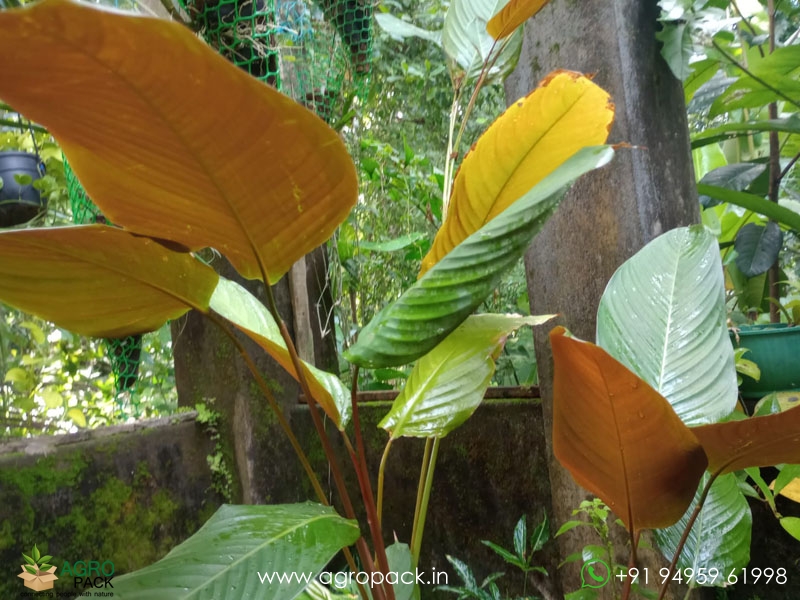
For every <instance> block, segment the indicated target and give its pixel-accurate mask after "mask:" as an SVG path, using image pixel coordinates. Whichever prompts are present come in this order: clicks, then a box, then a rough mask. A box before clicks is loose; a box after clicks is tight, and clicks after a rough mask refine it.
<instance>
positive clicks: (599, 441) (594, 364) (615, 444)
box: [550, 327, 706, 531]
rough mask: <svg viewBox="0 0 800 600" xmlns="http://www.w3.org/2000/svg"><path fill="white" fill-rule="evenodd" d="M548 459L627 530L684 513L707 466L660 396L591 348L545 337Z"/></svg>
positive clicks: (558, 331)
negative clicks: (549, 370)
mask: <svg viewBox="0 0 800 600" xmlns="http://www.w3.org/2000/svg"><path fill="white" fill-rule="evenodd" d="M550 343H551V345H552V347H553V360H554V369H555V374H554V381H553V453H554V454H555V456H556V458H558V460H559V462H560V463H561V464H562V465H564V466H565V467H566V468H567V469H569V471H570V473H572V476H573V478H574V479H575V481H577V482H578V484H580V485H581V486H583V487H584V488H586V489H587V490H589V491H590V492H592V493H593V494H596V495H597V496H599V497H600V498H601V499H602V500H603V501H604V502H605V503H606V504H607V505H608V506H609V508H611V509H612V510H613V511H614V512H615V513H616V514H617V515H619V517H620V518H621V519H622V521H623V523H624V524H625V526H626V527H627V528H628V530H629V531H638V530H641V529H647V528H654V527H666V526H668V525H672V524H673V523H675V522H676V521H677V520H678V519H680V517H681V516H682V515H683V514H684V513H685V512H686V508H687V507H688V506H689V503H690V502H691V501H692V498H693V497H694V494H695V490H696V489H697V483H698V482H699V481H700V477H701V476H702V474H703V471H704V470H705V467H706V457H705V454H704V453H703V448H702V447H701V446H700V444H699V443H698V441H697V438H696V437H695V436H694V434H693V433H692V431H691V430H690V429H689V428H688V427H686V425H684V424H683V422H682V421H681V420H680V418H679V417H678V415H677V414H675V411H674V410H673V409H672V407H671V406H670V404H669V402H667V401H666V400H665V399H664V397H663V396H661V395H660V394H659V393H658V392H657V391H656V390H654V389H653V388H652V387H650V386H649V385H648V384H647V382H645V381H643V380H642V379H640V378H639V377H637V376H636V375H635V374H634V373H632V372H631V371H629V370H628V369H627V368H625V366H624V365H622V364H621V363H619V362H618V361H617V360H615V359H614V358H613V357H612V356H611V355H609V354H608V353H607V352H606V351H605V350H603V349H602V348H600V347H599V346H595V345H594V344H590V343H588V342H583V341H580V340H577V339H574V338H570V337H568V336H567V335H566V330H565V329H564V328H563V327H556V328H555V329H553V331H551V332H550Z"/></svg>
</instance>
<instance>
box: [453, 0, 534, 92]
mask: <svg viewBox="0 0 800 600" xmlns="http://www.w3.org/2000/svg"><path fill="white" fill-rule="evenodd" d="M506 1H507V0H452V1H451V2H450V7H449V8H448V9H447V14H446V15H445V18H444V27H443V29H442V47H443V48H444V51H445V53H446V54H447V56H448V57H449V58H450V59H451V61H452V62H451V64H450V67H451V74H452V75H453V78H454V79H458V78H460V77H462V76H465V77H466V79H467V80H474V79H476V78H477V77H478V76H479V75H480V73H481V70H482V69H483V66H484V63H485V62H486V61H487V60H489V59H490V57H494V56H497V52H498V50H499V51H500V54H499V56H497V59H496V60H495V61H494V66H493V67H492V68H491V69H490V70H489V73H488V76H487V82H488V83H499V82H502V80H503V79H505V77H506V76H507V75H508V74H509V73H511V71H513V70H514V67H515V66H516V64H517V59H518V58H519V52H520V50H521V48H522V31H520V30H517V31H515V32H514V33H513V34H512V35H511V36H510V37H509V38H508V39H507V40H506V41H505V42H504V44H503V45H502V46H501V45H500V44H497V43H496V42H495V39H494V38H493V37H492V36H491V35H489V33H488V32H487V31H486V24H487V22H488V21H489V19H491V18H492V16H493V15H494V14H495V13H497V11H498V9H499V8H500V7H501V6H503V5H504V4H505V2H506Z"/></svg>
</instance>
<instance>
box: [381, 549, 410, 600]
mask: <svg viewBox="0 0 800 600" xmlns="http://www.w3.org/2000/svg"><path fill="white" fill-rule="evenodd" d="M386 560H388V561H389V571H390V572H393V573H401V574H402V573H413V572H414V565H413V560H412V558H411V549H410V548H409V547H408V544H403V543H401V542H395V543H394V544H392V545H390V546H387V547H386ZM406 579H407V578H406ZM414 585H415V582H414V581H412V582H411V583H403V581H402V579H400V580H398V582H397V583H395V584H392V587H393V588H394V597H395V600H411V598H412V597H413V595H414Z"/></svg>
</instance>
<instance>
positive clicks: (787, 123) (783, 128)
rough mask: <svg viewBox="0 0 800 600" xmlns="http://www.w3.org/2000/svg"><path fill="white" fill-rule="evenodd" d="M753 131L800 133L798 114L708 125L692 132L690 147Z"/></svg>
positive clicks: (697, 146)
mask: <svg viewBox="0 0 800 600" xmlns="http://www.w3.org/2000/svg"><path fill="white" fill-rule="evenodd" d="M754 131H780V132H785V133H800V115H796V114H795V115H791V116H790V117H787V118H785V119H770V120H767V121H756V122H753V123H725V124H724V125H718V126H717V127H709V128H708V129H704V130H703V131H700V132H698V133H694V134H692V136H691V139H692V148H700V147H701V146H705V145H707V144H714V143H716V142H721V141H723V140H726V139H728V138H731V137H739V136H743V135H749V134H750V133H752V132H754Z"/></svg>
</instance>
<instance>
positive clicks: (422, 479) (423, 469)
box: [410, 438, 433, 548]
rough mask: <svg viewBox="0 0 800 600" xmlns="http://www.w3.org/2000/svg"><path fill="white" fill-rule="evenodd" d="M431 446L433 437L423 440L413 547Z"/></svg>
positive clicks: (412, 533) (413, 523)
mask: <svg viewBox="0 0 800 600" xmlns="http://www.w3.org/2000/svg"><path fill="white" fill-rule="evenodd" d="M432 447H433V439H432V438H428V439H426V440H425V451H424V452H423V454H422V462H421V463H420V468H419V481H418V482H417V501H416V502H415V504H414V520H413V522H412V527H411V544H410V546H411V547H412V548H413V547H414V540H415V539H417V523H418V522H419V511H420V509H421V507H422V494H423V490H424V489H425V479H426V478H427V473H428V462H429V461H430V458H431V448H432Z"/></svg>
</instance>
